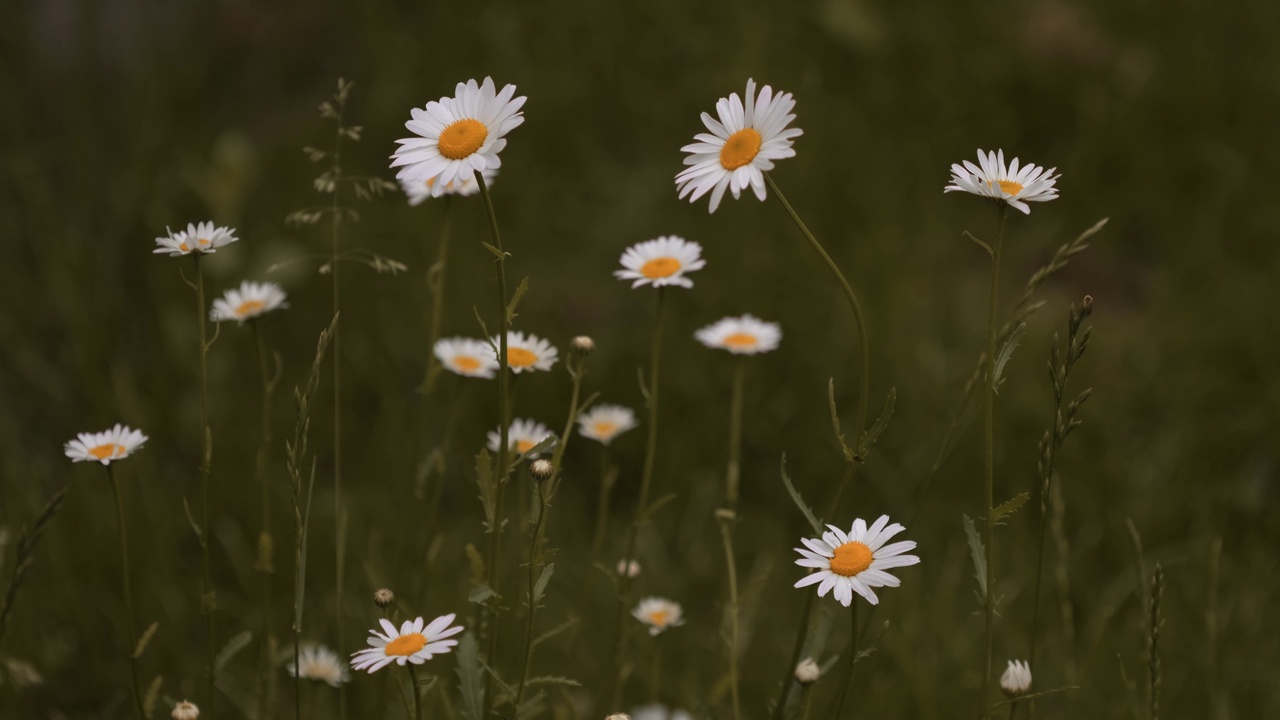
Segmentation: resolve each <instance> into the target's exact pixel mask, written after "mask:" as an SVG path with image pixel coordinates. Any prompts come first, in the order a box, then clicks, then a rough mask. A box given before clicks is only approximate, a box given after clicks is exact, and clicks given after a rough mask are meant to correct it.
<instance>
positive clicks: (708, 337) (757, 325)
mask: <svg viewBox="0 0 1280 720" xmlns="http://www.w3.org/2000/svg"><path fill="white" fill-rule="evenodd" d="M693 336H694V337H696V338H697V339H698V342H700V343H702V344H703V345H706V346H707V347H709V348H716V349H719V350H728V351H729V352H731V353H733V354H735V355H755V354H757V353H764V352H769V351H770V350H775V349H777V347H778V341H780V340H781V339H782V328H781V327H780V326H779V325H778V324H777V323H771V322H765V321H764V320H761V319H760V318H758V317H755V316H753V315H743V316H742V317H727V318H724V319H722V320H719V321H717V322H715V323H712V324H711V325H708V326H706V327H704V328H702V329H701V330H699V331H697V332H696V333H694V334H693Z"/></svg>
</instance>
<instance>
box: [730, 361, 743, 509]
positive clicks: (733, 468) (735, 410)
mask: <svg viewBox="0 0 1280 720" xmlns="http://www.w3.org/2000/svg"><path fill="white" fill-rule="evenodd" d="M746 371H747V364H746V363H745V362H744V361H743V359H742V358H738V360H737V362H735V363H734V368H733V396H732V400H731V402H730V403H729V467H728V470H727V471H726V473H725V492H724V496H725V503H726V505H727V507H729V509H731V510H736V509H737V507H738V488H739V485H740V484H741V483H740V480H741V477H742V466H741V458H742V386H743V384H744V383H745V379H746V374H747V372H746Z"/></svg>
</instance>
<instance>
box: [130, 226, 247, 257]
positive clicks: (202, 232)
mask: <svg viewBox="0 0 1280 720" xmlns="http://www.w3.org/2000/svg"><path fill="white" fill-rule="evenodd" d="M239 239H240V238H238V237H236V231H235V230H233V229H231V228H229V227H218V226H216V225H214V224H213V223H211V222H202V223H198V224H192V223H188V224H187V229H186V230H179V231H178V232H173V231H172V230H170V231H169V234H168V235H166V236H165V237H158V238H156V246H157V247H156V249H155V250H152V252H153V253H156V254H167V255H168V256H169V257H177V256H179V255H190V254H191V253H200V254H203V255H209V254H212V253H215V252H217V251H218V248H220V247H222V246H224V245H230V244H231V243H233V242H235V241H237V240H239Z"/></svg>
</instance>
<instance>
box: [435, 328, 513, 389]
mask: <svg viewBox="0 0 1280 720" xmlns="http://www.w3.org/2000/svg"><path fill="white" fill-rule="evenodd" d="M432 352H434V353H435V356H436V359H437V360H439V361H440V364H441V365H443V366H444V368H445V369H446V370H448V371H449V372H452V373H457V374H458V375H462V376H463V377H474V378H486V379H491V378H493V376H494V373H495V372H496V371H497V370H498V358H497V357H496V356H494V354H493V346H491V345H489V343H487V342H485V341H484V340H474V339H472V338H464V337H455V338H442V339H440V340H437V341H436V346H435V347H434V348H433V349H432Z"/></svg>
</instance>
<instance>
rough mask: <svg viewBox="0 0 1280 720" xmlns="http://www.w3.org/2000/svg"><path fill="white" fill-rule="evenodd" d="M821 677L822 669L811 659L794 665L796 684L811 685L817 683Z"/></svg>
mask: <svg viewBox="0 0 1280 720" xmlns="http://www.w3.org/2000/svg"><path fill="white" fill-rule="evenodd" d="M821 676H822V668H820V667H818V663H816V662H814V661H813V658H805V659H803V660H801V661H800V664H799V665H796V682H798V683H800V684H801V685H812V684H814V683H816V682H818V678H819V677H821Z"/></svg>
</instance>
